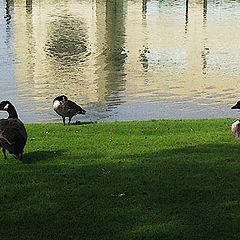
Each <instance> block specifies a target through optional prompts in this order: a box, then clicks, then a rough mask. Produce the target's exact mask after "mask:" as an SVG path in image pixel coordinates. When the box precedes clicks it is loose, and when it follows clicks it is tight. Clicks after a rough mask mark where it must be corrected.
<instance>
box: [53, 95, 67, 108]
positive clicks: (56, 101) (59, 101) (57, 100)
mask: <svg viewBox="0 0 240 240" xmlns="http://www.w3.org/2000/svg"><path fill="white" fill-rule="evenodd" d="M67 100H68V98H67V97H66V96H65V95H61V96H58V97H56V98H54V99H53V109H58V108H59V106H60V105H61V104H62V103H63V102H65V101H67Z"/></svg>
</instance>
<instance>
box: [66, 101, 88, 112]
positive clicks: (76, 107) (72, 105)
mask: <svg viewBox="0 0 240 240" xmlns="http://www.w3.org/2000/svg"><path fill="white" fill-rule="evenodd" d="M64 104H65V108H66V109H68V113H69V114H72V113H74V115H75V114H84V113H85V112H86V111H85V110H84V109H82V108H81V107H80V106H79V105H77V104H76V103H75V102H72V101H71V100H67V101H65V102H64Z"/></svg>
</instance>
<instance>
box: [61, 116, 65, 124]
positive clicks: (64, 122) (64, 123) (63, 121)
mask: <svg viewBox="0 0 240 240" xmlns="http://www.w3.org/2000/svg"><path fill="white" fill-rule="evenodd" d="M62 119H63V125H65V117H62Z"/></svg>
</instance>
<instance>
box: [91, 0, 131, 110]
mask: <svg viewBox="0 0 240 240" xmlns="http://www.w3.org/2000/svg"><path fill="white" fill-rule="evenodd" d="M105 3H106V5H105V8H104V9H103V8H102V4H103V2H102V1H101V2H97V9H96V12H97V21H96V22H97V32H96V34H97V36H98V39H97V47H98V52H99V53H100V54H98V56H97V58H96V63H97V66H101V68H98V69H97V71H96V74H97V76H98V79H97V84H98V88H99V90H100V95H99V97H100V99H99V100H100V101H103V103H106V104H107V107H106V110H107V111H108V110H110V109H112V107H116V106H117V105H119V104H121V103H122V102H123V101H122V96H123V94H124V90H125V82H126V80H125V72H124V64H125V61H126V58H127V49H126V48H125V11H126V8H127V5H126V1H124V0H108V1H106V2H105ZM102 11H104V13H105V14H104V15H103V12H102ZM103 16H104V17H103ZM116 26H117V27H116Z"/></svg>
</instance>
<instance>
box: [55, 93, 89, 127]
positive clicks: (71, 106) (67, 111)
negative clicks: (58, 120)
mask: <svg viewBox="0 0 240 240" xmlns="http://www.w3.org/2000/svg"><path fill="white" fill-rule="evenodd" d="M53 110H54V111H55V112H56V113H57V114H58V115H60V116H61V117H62V119H63V124H64V125H65V118H66V117H68V125H70V122H71V119H72V117H73V116H74V115H77V114H85V113H86V111H85V110H84V109H82V108H81V107H80V106H78V105H77V104H76V103H75V102H73V101H71V100H68V98H67V97H66V96H65V95H61V96H58V97H56V98H54V100H53Z"/></svg>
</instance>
